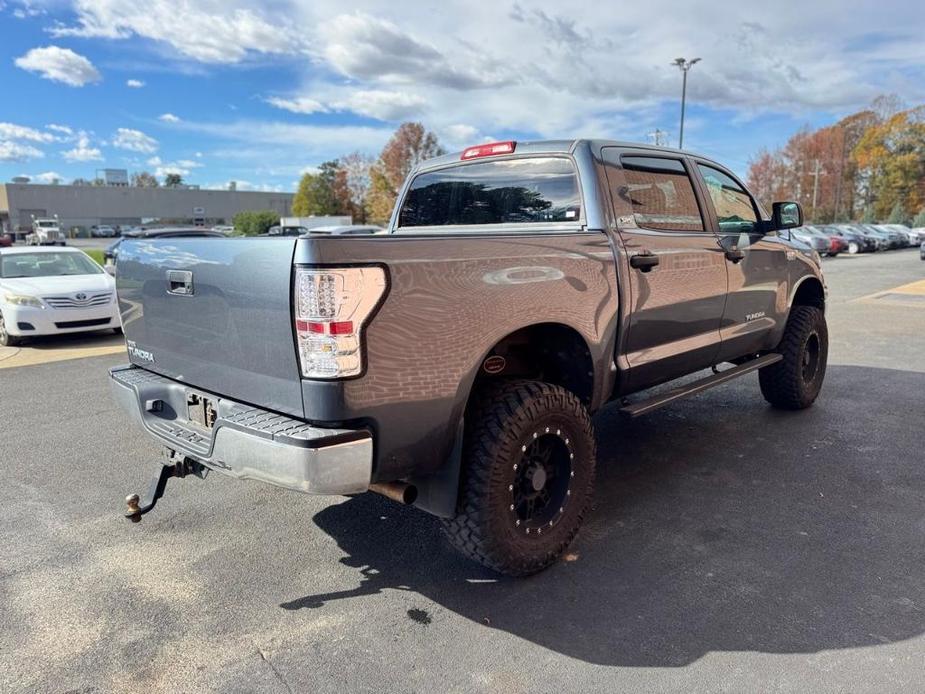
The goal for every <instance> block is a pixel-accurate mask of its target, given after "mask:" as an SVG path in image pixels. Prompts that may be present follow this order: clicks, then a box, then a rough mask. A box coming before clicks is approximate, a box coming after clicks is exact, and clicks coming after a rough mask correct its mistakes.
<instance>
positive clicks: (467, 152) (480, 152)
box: [460, 140, 517, 161]
mask: <svg viewBox="0 0 925 694" xmlns="http://www.w3.org/2000/svg"><path fill="white" fill-rule="evenodd" d="M516 146H517V143H516V142H514V141H513V140H509V141H507V142H488V143H486V144H484V145H476V146H475V147H467V148H466V149H464V150H463V153H462V156H461V157H460V159H462V160H463V161H465V160H466V159H478V158H479V157H492V156H495V155H498V154H513V153H514V148H515V147H516Z"/></svg>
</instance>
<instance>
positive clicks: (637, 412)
mask: <svg viewBox="0 0 925 694" xmlns="http://www.w3.org/2000/svg"><path fill="white" fill-rule="evenodd" d="M783 358H784V357H783V355H781V354H777V353H772V354H765V355H764V356H763V357H758V358H757V359H752V360H751V361H747V362H745V363H744V364H740V365H739V366H734V367H732V368H731V369H726V370H725V371H719V372H717V373H715V374H713V375H712V376H707V377H706V378H702V379H700V380H699V381H694V382H693V383H688V384H687V385H684V386H679V387H677V388H673V389H671V390H669V391H666V392H664V393H659V394H658V395H656V396H654V397H651V398H649V399H648V400H640V401H639V402H634V403H631V404H629V405H625V406H623V407H621V408H620V409H619V410H618V411H619V412H620V414H622V415H625V416H626V417H629V418H631V419H635V418H636V417H640V416H642V415H644V414H649V413H650V412H652V411H653V410H657V409H658V408H660V407H664V406H665V405H668V404H670V403H673V402H675V401H676V400H680V399H681V398H686V397H687V396H688V395H696V394H697V393H702V392H703V391H705V390H708V389H710V388H712V387H713V386H718V385H722V384H723V383H728V382H729V381H731V380H732V379H734V378H738V377H739V376H744V375H745V374H747V373H751V372H752V371H757V370H758V369H761V368H764V367H765V366H770V365H771V364H776V363H777V362H779V361H780V360H781V359H783Z"/></svg>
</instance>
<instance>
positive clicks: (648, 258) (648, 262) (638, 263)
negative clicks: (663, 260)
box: [630, 253, 658, 272]
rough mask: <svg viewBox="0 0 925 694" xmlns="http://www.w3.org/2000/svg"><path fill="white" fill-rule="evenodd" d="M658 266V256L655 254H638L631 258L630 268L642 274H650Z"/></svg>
mask: <svg viewBox="0 0 925 694" xmlns="http://www.w3.org/2000/svg"><path fill="white" fill-rule="evenodd" d="M656 265H658V256H657V255H655V254H654V253H637V254H636V255H631V256H630V267H634V268H636V269H637V270H639V271H640V272H649V271H650V270H651V269H652V268H654V267H655V266H656Z"/></svg>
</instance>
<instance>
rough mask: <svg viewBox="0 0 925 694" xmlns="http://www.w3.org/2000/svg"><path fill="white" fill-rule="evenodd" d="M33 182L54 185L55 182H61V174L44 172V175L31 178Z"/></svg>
mask: <svg viewBox="0 0 925 694" xmlns="http://www.w3.org/2000/svg"><path fill="white" fill-rule="evenodd" d="M31 178H32V180H33V181H38V182H39V183H54V182H55V181H60V180H61V174H59V173H58V172H57V171H46V172H44V173H40V174H36V175H35V176H32V177H31Z"/></svg>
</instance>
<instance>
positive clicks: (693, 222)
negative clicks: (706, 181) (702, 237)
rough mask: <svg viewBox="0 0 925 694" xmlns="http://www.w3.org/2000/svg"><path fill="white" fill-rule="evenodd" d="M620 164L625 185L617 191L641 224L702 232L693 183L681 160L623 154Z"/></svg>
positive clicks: (656, 227)
mask: <svg viewBox="0 0 925 694" xmlns="http://www.w3.org/2000/svg"><path fill="white" fill-rule="evenodd" d="M620 164H621V166H622V167H623V176H624V178H625V180H626V185H625V186H623V187H622V188H621V189H620V190H619V191H618V194H619V196H620V197H621V198H622V199H623V201H624V202H628V203H630V204H631V205H632V208H633V215H634V216H635V218H636V224H637V225H638V226H640V227H642V228H644V229H659V230H666V231H703V217H702V216H701V214H700V207H699V206H698V205H697V196H696V195H695V194H694V186H693V184H692V183H691V179H690V177H689V176H688V175H687V170H686V169H685V168H684V164H683V163H682V162H681V160H680V159H666V158H662V157H636V156H624V157H621V158H620Z"/></svg>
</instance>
